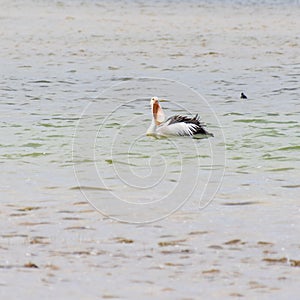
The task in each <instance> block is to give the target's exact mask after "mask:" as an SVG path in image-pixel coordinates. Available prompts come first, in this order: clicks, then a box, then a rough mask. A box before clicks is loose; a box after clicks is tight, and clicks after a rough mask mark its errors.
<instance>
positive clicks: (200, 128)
mask: <svg viewBox="0 0 300 300" xmlns="http://www.w3.org/2000/svg"><path fill="white" fill-rule="evenodd" d="M180 122H184V123H187V124H194V125H195V126H193V128H191V130H192V132H193V135H194V134H205V135H210V136H214V135H213V134H212V133H209V132H208V131H206V130H205V129H204V127H205V126H206V125H205V124H204V123H202V122H200V118H199V116H198V114H197V115H196V116H195V117H194V118H189V117H187V116H180V115H176V116H173V117H170V118H168V119H167V120H166V123H168V125H171V124H175V123H180Z"/></svg>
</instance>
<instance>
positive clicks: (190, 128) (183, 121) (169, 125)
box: [157, 115, 211, 136]
mask: <svg viewBox="0 0 300 300" xmlns="http://www.w3.org/2000/svg"><path fill="white" fill-rule="evenodd" d="M203 127H204V124H202V123H201V122H200V120H199V117H198V115H196V116H195V117H194V118H189V117H186V116H173V117H171V118H169V119H167V121H166V122H165V123H164V124H162V125H161V126H160V127H158V129H157V131H158V133H159V134H162V135H188V136H191V135H194V134H205V135H211V133H209V132H207V131H206V130H205V129H204V128H203Z"/></svg>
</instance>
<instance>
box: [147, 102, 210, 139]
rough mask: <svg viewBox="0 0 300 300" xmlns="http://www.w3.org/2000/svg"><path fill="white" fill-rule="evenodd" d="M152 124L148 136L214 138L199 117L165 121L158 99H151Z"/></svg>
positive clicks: (181, 117)
mask: <svg viewBox="0 0 300 300" xmlns="http://www.w3.org/2000/svg"><path fill="white" fill-rule="evenodd" d="M150 104H151V111H152V123H151V125H150V127H149V128H148V130H147V135H158V136H170V135H189V136H193V135H196V134H203V135H207V136H213V134H212V133H210V132H208V131H206V130H205V128H204V127H205V125H204V124H203V123H202V122H201V121H200V119H199V116H198V115H196V116H195V117H193V118H190V117H186V116H178V115H176V116H173V117H170V118H168V119H167V120H165V114H164V112H163V109H162V107H161V106H160V103H159V100H158V98H157V97H153V98H151V102H150Z"/></svg>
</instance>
